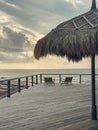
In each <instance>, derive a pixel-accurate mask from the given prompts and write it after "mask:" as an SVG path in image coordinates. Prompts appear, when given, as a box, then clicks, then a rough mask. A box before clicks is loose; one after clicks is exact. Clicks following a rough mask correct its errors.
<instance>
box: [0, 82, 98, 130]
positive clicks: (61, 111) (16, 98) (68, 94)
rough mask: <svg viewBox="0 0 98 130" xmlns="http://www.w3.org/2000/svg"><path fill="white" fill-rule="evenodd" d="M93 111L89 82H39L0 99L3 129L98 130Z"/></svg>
mask: <svg viewBox="0 0 98 130" xmlns="http://www.w3.org/2000/svg"><path fill="white" fill-rule="evenodd" d="M97 106H98V88H97ZM90 113H91V87H90V85H80V84H78V85H74V84H73V85H69V86H60V85H55V86H53V85H52V86H45V85H42V84H39V85H38V86H37V85H36V86H35V87H31V88H29V89H28V90H23V91H22V92H21V93H20V94H19V93H16V94H14V95H12V97H11V98H5V99H2V100H0V130H98V121H92V120H91V119H90V118H91V117H90V115H91V114H90Z"/></svg>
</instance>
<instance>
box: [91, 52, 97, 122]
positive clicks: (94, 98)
mask: <svg viewBox="0 0 98 130" xmlns="http://www.w3.org/2000/svg"><path fill="white" fill-rule="evenodd" d="M91 73H92V79H91V81H92V110H91V118H92V120H97V106H96V89H95V54H92V55H91Z"/></svg>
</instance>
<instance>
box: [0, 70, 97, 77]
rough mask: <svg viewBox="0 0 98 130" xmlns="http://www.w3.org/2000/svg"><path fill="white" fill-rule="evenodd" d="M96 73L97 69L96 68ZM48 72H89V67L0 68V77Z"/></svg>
mask: <svg viewBox="0 0 98 130" xmlns="http://www.w3.org/2000/svg"><path fill="white" fill-rule="evenodd" d="M96 72H97V73H98V69H96ZM40 73H46V74H47V73H49V74H52V73H54V74H90V73H91V70H90V69H47V70H44V69H43V70H42V69H41V70H35V69H34V70H33V69H32V70H31V69H30V70H18V69H17V70H0V78H14V77H21V76H28V75H33V74H40Z"/></svg>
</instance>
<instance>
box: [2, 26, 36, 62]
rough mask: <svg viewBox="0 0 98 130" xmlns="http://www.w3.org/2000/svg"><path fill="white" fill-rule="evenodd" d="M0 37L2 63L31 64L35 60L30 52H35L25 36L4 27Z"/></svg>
mask: <svg viewBox="0 0 98 130" xmlns="http://www.w3.org/2000/svg"><path fill="white" fill-rule="evenodd" d="M2 34H3V35H2V36H1V37H0V61H2V62H31V61H32V59H33V53H32V55H29V52H31V51H33V48H34V45H32V44H31V42H30V41H29V39H28V38H27V37H26V35H25V34H23V33H21V32H16V31H14V30H11V29H10V28H8V27H3V29H2Z"/></svg>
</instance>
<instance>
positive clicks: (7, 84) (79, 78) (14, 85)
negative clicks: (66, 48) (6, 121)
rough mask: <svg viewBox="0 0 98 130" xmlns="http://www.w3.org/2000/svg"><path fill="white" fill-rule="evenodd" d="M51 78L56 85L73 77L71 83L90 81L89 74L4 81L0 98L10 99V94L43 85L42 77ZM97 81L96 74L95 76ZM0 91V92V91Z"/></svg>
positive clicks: (0, 81) (1, 83)
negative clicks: (64, 79)
mask: <svg viewBox="0 0 98 130" xmlns="http://www.w3.org/2000/svg"><path fill="white" fill-rule="evenodd" d="M50 76H51V77H52V78H54V79H55V82H56V83H61V81H62V78H65V77H73V83H79V84H81V83H86V82H87V83H88V82H90V81H91V74H51V73H50V74H49V73H48V74H46V73H43V74H36V75H29V76H24V77H18V78H12V79H4V80H0V98H2V96H3V97H5V96H7V97H11V94H13V93H15V92H19V93H20V92H21V90H22V89H28V88H29V87H30V86H32V87H33V86H34V85H35V84H36V85H37V84H38V83H44V77H50ZM96 79H98V74H96ZM1 90H2V91H1Z"/></svg>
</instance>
